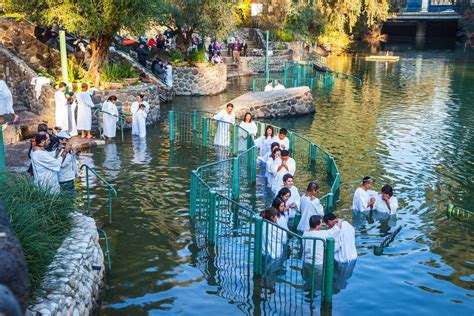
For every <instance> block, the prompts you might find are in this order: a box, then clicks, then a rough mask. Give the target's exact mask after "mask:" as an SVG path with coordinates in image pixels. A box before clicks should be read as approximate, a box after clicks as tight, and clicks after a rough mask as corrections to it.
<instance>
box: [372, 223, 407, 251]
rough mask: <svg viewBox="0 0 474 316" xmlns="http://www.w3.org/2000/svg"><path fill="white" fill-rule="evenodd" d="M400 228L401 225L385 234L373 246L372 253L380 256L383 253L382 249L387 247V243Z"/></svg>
mask: <svg viewBox="0 0 474 316" xmlns="http://www.w3.org/2000/svg"><path fill="white" fill-rule="evenodd" d="M401 230H402V226H398V227H397V228H396V229H395V230H394V231H393V232H392V233H390V234H389V235H387V236H385V238H384V239H383V240H382V241H381V242H380V243H379V244H378V245H377V246H375V247H374V255H376V256H381V255H382V254H383V249H384V248H386V247H388V245H389V244H390V243H391V242H392V241H393V240H394V239H395V236H397V234H398V233H399V232H400V231H401Z"/></svg>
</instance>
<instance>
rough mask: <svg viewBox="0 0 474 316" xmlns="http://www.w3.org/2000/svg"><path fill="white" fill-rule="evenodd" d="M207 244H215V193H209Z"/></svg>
mask: <svg viewBox="0 0 474 316" xmlns="http://www.w3.org/2000/svg"><path fill="white" fill-rule="evenodd" d="M207 236H208V242H209V244H210V245H214V244H215V242H216V191H213V190H211V191H209V229H208V235H207Z"/></svg>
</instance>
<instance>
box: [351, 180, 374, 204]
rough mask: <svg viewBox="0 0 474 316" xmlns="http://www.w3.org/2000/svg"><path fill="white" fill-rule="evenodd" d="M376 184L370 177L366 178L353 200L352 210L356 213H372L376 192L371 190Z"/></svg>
mask: <svg viewBox="0 0 474 316" xmlns="http://www.w3.org/2000/svg"><path fill="white" fill-rule="evenodd" d="M373 185H374V182H373V180H372V179H371V178H370V177H364V179H362V182H361V184H360V186H359V187H358V188H357V189H356V191H355V193H354V198H353V199H352V210H353V211H356V212H366V211H370V210H371V209H372V208H373V207H374V205H375V196H376V192H375V191H373V190H371V188H372V187H373Z"/></svg>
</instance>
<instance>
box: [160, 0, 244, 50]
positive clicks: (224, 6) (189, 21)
mask: <svg viewBox="0 0 474 316" xmlns="http://www.w3.org/2000/svg"><path fill="white" fill-rule="evenodd" d="M237 3H238V1H237V0H164V1H163V5H162V6H161V7H160V12H159V14H158V23H159V24H161V25H163V26H166V27H168V28H169V29H170V30H172V31H173V32H174V33H175V34H177V39H176V44H177V46H178V47H180V48H181V50H183V51H184V50H186V49H187V48H188V47H189V45H190V43H191V36H192V34H193V33H195V32H200V33H205V34H213V35H224V34H226V33H227V32H228V31H230V30H231V29H232V28H233V27H234V26H235V25H236V16H237V15H236V14H235V9H236V5H237ZM181 31H184V32H183V33H182V32H181Z"/></svg>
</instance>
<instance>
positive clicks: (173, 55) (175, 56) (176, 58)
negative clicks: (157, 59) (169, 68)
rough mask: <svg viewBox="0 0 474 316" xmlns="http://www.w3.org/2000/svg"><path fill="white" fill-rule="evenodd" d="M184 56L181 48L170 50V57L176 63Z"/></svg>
mask: <svg viewBox="0 0 474 316" xmlns="http://www.w3.org/2000/svg"><path fill="white" fill-rule="evenodd" d="M182 57H183V56H182V55H181V52H180V51H179V50H176V49H172V50H170V58H171V61H172V62H174V63H176V62H179V61H180V60H181V58H182Z"/></svg>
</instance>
